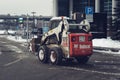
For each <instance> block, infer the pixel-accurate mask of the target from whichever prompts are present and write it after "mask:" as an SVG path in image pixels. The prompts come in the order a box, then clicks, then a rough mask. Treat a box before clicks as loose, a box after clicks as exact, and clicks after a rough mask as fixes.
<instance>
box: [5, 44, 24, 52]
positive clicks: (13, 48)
mask: <svg viewBox="0 0 120 80" xmlns="http://www.w3.org/2000/svg"><path fill="white" fill-rule="evenodd" d="M5 46H6V47H7V48H9V49H10V50H12V51H14V52H16V53H23V51H22V50H21V49H19V48H18V47H16V46H14V45H5Z"/></svg>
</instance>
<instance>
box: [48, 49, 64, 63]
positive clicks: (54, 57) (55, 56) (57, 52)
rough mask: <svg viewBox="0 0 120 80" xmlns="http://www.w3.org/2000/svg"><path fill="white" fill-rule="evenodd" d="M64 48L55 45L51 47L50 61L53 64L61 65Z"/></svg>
mask: <svg viewBox="0 0 120 80" xmlns="http://www.w3.org/2000/svg"><path fill="white" fill-rule="evenodd" d="M62 56H63V55H62V50H61V49H60V48H57V47H54V48H52V49H50V55H49V59H50V63H51V64H53V65H60V64H61V62H62Z"/></svg>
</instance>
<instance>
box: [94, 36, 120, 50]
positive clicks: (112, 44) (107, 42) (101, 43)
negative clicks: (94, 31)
mask: <svg viewBox="0 0 120 80" xmlns="http://www.w3.org/2000/svg"><path fill="white" fill-rule="evenodd" d="M93 46H96V47H109V48H120V42H119V41H115V40H112V39H110V38H107V39H105V38H103V39H93Z"/></svg>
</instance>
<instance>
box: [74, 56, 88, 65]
mask: <svg viewBox="0 0 120 80" xmlns="http://www.w3.org/2000/svg"><path fill="white" fill-rule="evenodd" d="M76 60H77V61H78V63H80V64H86V63H87V62H88V60H89V57H88V56H84V57H76Z"/></svg>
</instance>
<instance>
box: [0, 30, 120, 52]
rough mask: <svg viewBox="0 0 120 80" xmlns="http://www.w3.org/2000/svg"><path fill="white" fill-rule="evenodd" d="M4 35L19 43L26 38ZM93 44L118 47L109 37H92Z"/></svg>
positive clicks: (119, 46) (119, 43) (95, 45)
mask: <svg viewBox="0 0 120 80" xmlns="http://www.w3.org/2000/svg"><path fill="white" fill-rule="evenodd" d="M3 32H4V31H0V33H3ZM11 33H14V32H12V31H11ZM5 37H6V38H7V39H9V40H13V41H16V42H21V43H25V42H27V40H26V39H22V38H21V37H20V36H11V35H5ZM93 46H94V47H109V48H120V41H115V40H112V39H110V38H107V39H105V38H101V39H93ZM99 52H103V51H99ZM104 53H105V51H104ZM106 53H112V54H120V51H119V52H111V51H107V52H106Z"/></svg>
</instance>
